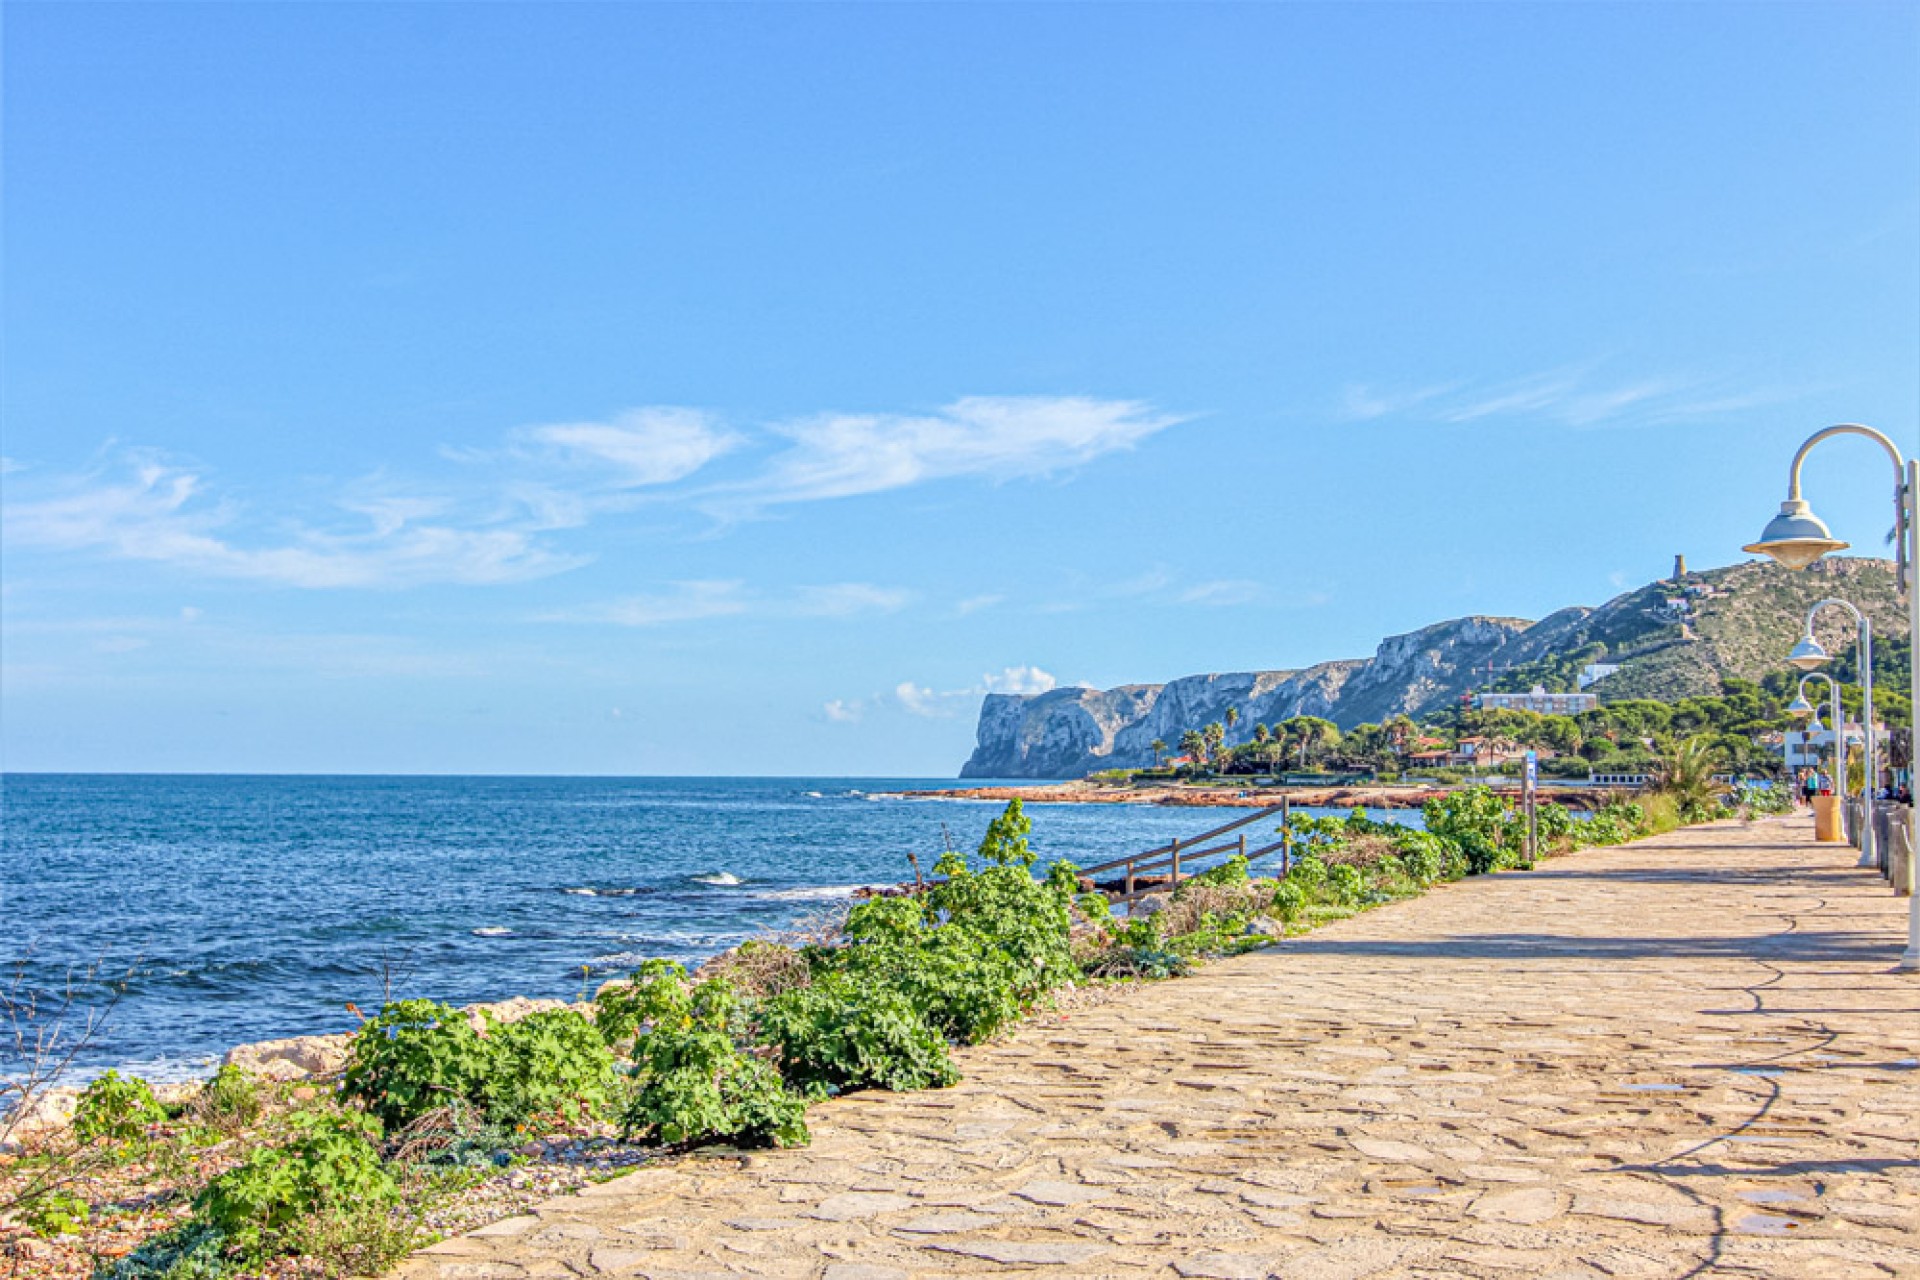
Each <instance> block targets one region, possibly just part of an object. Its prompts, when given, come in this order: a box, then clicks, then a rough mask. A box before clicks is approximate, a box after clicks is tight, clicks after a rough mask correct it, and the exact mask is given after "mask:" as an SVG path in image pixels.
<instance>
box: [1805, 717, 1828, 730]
mask: <svg viewBox="0 0 1920 1280" xmlns="http://www.w3.org/2000/svg"><path fill="white" fill-rule="evenodd" d="M1826 731H1827V726H1825V725H1823V724H1821V723H1820V717H1819V716H1815V717H1814V718H1813V719H1811V720H1809V721H1807V732H1808V733H1825V732H1826Z"/></svg>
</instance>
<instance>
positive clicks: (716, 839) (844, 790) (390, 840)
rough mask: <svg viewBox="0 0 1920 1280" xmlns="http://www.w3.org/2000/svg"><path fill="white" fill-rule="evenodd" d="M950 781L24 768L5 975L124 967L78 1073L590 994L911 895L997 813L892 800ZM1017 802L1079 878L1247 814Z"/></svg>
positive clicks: (14, 820)
mask: <svg viewBox="0 0 1920 1280" xmlns="http://www.w3.org/2000/svg"><path fill="white" fill-rule="evenodd" d="M938 785H942V784H941V783H940V782H931V781H929V780H926V779H906V778H859V779H847V778H832V779H824V778H823V779H812V780H807V779H764V778H708V779H699V778H641V779H615V778H411V777H410V778H383V777H365V778H352V777H208V776H112V775H61V776H56V775H12V776H8V777H6V778H4V779H0V959H3V960H5V961H7V962H8V963H9V974H11V973H13V972H20V973H22V974H23V975H24V979H25V982H26V985H27V987H28V988H31V989H36V990H38V991H39V992H40V993H41V998H42V1001H43V1003H44V1002H45V1000H46V997H47V994H48V993H51V992H54V991H56V990H58V989H59V988H60V987H61V986H62V985H63V983H65V982H67V981H68V980H69V975H84V973H85V971H87V970H88V969H90V968H91V969H96V970H98V971H99V972H100V973H101V974H104V975H109V976H112V977H114V978H115V979H124V981H125V993H124V995H123V996H122V998H121V999H120V1000H119V1002H118V1004H117V1005H116V1006H115V1007H114V1008H113V1009H112V1011H111V1013H110V1014H109V1015H108V1016H107V1017H106V1018H105V1019H104V1021H103V1022H102V1023H101V1028H100V1031H99V1033H98V1035H97V1036H96V1038H95V1039H94V1041H93V1042H92V1043H91V1044H90V1045H89V1046H88V1047H87V1048H86V1050H85V1051H84V1053H83V1054H82V1055H81V1057H80V1059H79V1061H78V1062H77V1064H76V1065H77V1066H78V1067H80V1068H82V1069H83V1074H84V1073H85V1072H89V1071H97V1070H99V1069H102V1068H104V1067H107V1066H121V1067H128V1066H130V1067H131V1068H132V1069H134V1070H137V1071H140V1072H142V1073H143V1074H147V1075H149V1076H151V1077H155V1078H170V1077H179V1076H185V1075H192V1074H197V1073H200V1072H203V1071H205V1070H207V1069H209V1063H210V1062H211V1061H212V1060H214V1059H217V1057H218V1056H219V1055H220V1054H221V1053H223V1052H225V1051H226V1049H227V1048H229V1047H230V1046H232V1045H235V1044H240V1043H244V1042H247V1041H251V1040H261V1039H268V1038H273V1037H279V1036H288V1035H303V1034H310V1033H315V1032H326V1031H339V1030H345V1029H347V1028H349V1027H351V1026H353V1025H354V1022H355V1020H354V1018H353V1016H352V1015H351V1014H349V1013H348V1012H347V1011H346V1007H345V1006H346V1005H347V1003H348V1002H350V1001H351V1002H356V1003H358V1004H359V1005H360V1006H361V1007H362V1008H366V1009H369V1010H371V1008H372V1007H373V1006H376V1005H377V1004H378V1003H379V1001H380V999H381V993H382V991H383V989H384V988H385V986H386V983H387V976H388V975H389V974H391V975H392V981H393V989H394V991H395V994H396V995H407V996H415V995H418V996H430V997H433V998H435V999H439V1000H446V1001H451V1002H453V1003H467V1002H470V1001H475V1000H494V999H501V998H504V997H506V996H510V995H534V996H558V997H575V996H577V995H578V994H579V993H580V992H581V991H582V990H591V989H592V987H594V986H595V985H597V984H598V983H599V982H600V981H602V980H604V978H605V977H606V976H607V975H610V974H615V973H623V972H625V971H627V970H628V969H630V968H631V967H633V966H634V965H636V964H638V963H639V962H640V961H642V960H645V959H648V958H650V957H654V956H667V957H673V958H678V959H683V960H687V961H694V960H698V959H701V958H703V957H705V956H708V955H711V954H713V953H714V952H717V951H720V950H723V949H724V948H726V947H729V946H732V945H733V944H735V943H737V942H740V941H742V940H743V939H745V938H748V937H751V936H753V935H754V934H755V933H756V932H758V931H760V930H762V929H765V928H769V927H780V926H784V925H787V924H789V923H791V922H792V921H793V920H794V919H795V918H796V917H799V916H802V915H804V914H806V913H808V912H809V911H813V910H817V909H820V908H822V907H824V906H829V905H831V904H833V903H836V902H844V901H845V899H846V897H847V894H848V892H849V891H850V890H851V889H852V888H853V887H855V886H858V885H865V884H878V883H894V882H898V881H901V880H906V879H911V877H912V871H911V868H910V866H909V865H908V861H907V854H908V853H909V851H911V852H913V853H916V854H918V855H919V856H920V859H921V865H922V866H923V867H926V868H928V869H929V870H930V869H931V867H932V864H933V862H934V860H935V859H936V858H938V857H939V855H940V852H941V849H942V847H943V840H944V839H946V838H951V839H952V841H953V842H954V844H955V845H956V846H959V847H963V848H966V849H972V848H973V847H974V846H976V845H977V844H978V843H979V841H980V837H981V835H982V833H983V832H984V831H985V829H986V825H987V822H988V821H989V820H990V819H991V818H992V817H993V816H994V815H995V814H996V813H997V812H999V808H1000V806H998V805H993V804H984V803H974V802H964V801H924V800H902V799H889V798H884V796H883V795H882V794H881V793H885V792H889V791H898V790H905V789H913V788H917V787H925V786H938ZM1028 812H1029V814H1030V815H1031V816H1032V818H1033V827H1034V829H1033V843H1034V846H1035V847H1036V849H1038V850H1039V851H1040V853H1041V856H1042V858H1043V859H1046V860H1050V859H1053V858H1068V859H1071V860H1073V861H1074V862H1076V863H1079V864H1082V865H1085V864H1088V863H1092V862H1097V861H1102V860H1105V859H1108V858H1112V857H1117V856H1119V855H1121V854H1124V853H1127V852H1131V851H1135V850H1140V849H1145V848H1148V847H1151V846H1153V845H1156V844H1163V843H1165V842H1166V841H1167V840H1168V839H1170V838H1172V837H1174V836H1188V835H1195V834H1198V833H1199V832H1201V831H1204V830H1206V829H1208V828H1210V827H1213V826H1217V825H1220V824H1221V823H1224V822H1227V821H1230V820H1231V819H1232V818H1233V817H1234V816H1236V815H1235V814H1233V813H1232V812H1231V811H1225V810H1218V809H1213V810H1193V809H1185V810H1179V809H1159V808H1152V807H1145V806H1136V805H1125V806H1122V805H1063V804H1049V805H1034V806H1030V807H1029V810H1028ZM943 828H944V832H943ZM1264 829H1265V827H1264V825H1263V826H1262V827H1261V828H1257V830H1264ZM9 1051H10V1046H5V1045H0V1071H5V1070H6V1069H7V1068H8V1067H9V1066H17V1063H14V1064H9V1063H7V1062H6V1061H5V1056H6V1055H7V1053H8V1052H9Z"/></svg>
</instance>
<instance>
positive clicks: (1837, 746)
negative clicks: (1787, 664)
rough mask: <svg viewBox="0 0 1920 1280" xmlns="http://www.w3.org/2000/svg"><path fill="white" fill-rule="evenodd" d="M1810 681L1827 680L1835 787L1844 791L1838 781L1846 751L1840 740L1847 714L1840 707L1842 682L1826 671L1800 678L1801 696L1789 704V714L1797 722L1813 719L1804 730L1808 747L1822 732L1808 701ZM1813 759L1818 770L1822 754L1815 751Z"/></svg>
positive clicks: (1810, 672)
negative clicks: (1841, 726) (1831, 720)
mask: <svg viewBox="0 0 1920 1280" xmlns="http://www.w3.org/2000/svg"><path fill="white" fill-rule="evenodd" d="M1809 680H1825V681H1826V682H1827V698H1828V702H1827V710H1828V713H1829V714H1830V715H1832V717H1833V762H1834V770H1833V776H1834V778H1835V779H1836V781H1835V782H1834V784H1833V785H1834V789H1835V790H1836V791H1839V790H1842V789H1843V788H1842V786H1841V784H1840V782H1839V781H1838V779H1839V777H1840V767H1839V766H1840V761H1841V759H1842V756H1841V754H1840V753H1841V752H1842V751H1843V750H1845V747H1844V746H1843V745H1842V744H1841V740H1840V725H1841V723H1842V722H1841V716H1842V715H1843V714H1845V711H1844V708H1842V707H1841V705H1840V682H1839V681H1837V680H1835V679H1834V678H1833V677H1832V676H1830V675H1828V674H1827V673H1826V672H1824V671H1809V672H1808V673H1807V674H1806V675H1803V676H1801V677H1800V691H1799V696H1797V697H1796V698H1794V700H1793V701H1792V702H1789V703H1788V704H1787V714H1788V715H1790V716H1792V717H1793V718H1794V719H1795V720H1800V719H1804V718H1807V717H1811V719H1807V727H1806V729H1805V730H1804V732H1805V733H1806V735H1807V737H1806V742H1805V743H1804V745H1805V746H1808V747H1811V746H1813V735H1814V734H1816V733H1819V732H1820V717H1819V715H1818V714H1817V713H1816V712H1815V711H1814V706H1813V703H1811V702H1808V701H1807V681H1809ZM1813 758H1814V760H1815V761H1816V763H1815V765H1814V768H1815V769H1818V768H1819V767H1820V766H1819V764H1818V763H1817V762H1818V761H1819V759H1820V753H1819V751H1818V750H1817V749H1816V750H1815V751H1814V757H1813Z"/></svg>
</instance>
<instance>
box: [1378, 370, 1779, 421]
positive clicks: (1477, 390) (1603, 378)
mask: <svg viewBox="0 0 1920 1280" xmlns="http://www.w3.org/2000/svg"><path fill="white" fill-rule="evenodd" d="M1804 394H1806V392H1805V390H1804V389H1803V390H1800V391H1787V390H1784V389H1781V388H1777V387H1765V386H1739V385H1737V384H1733V383H1732V382H1731V381H1730V380H1729V379H1726V378H1706V377H1697V376H1678V375H1663V376H1652V377H1633V378H1626V379H1621V378H1617V377H1609V376H1608V375H1607V373H1606V368H1605V362H1603V361H1599V360H1591V361H1585V362H1582V363H1578V364H1570V365H1564V366H1561V367H1559V368H1555V369H1547V370H1542V371H1540V372H1537V373H1531V374H1526V375H1524V376H1521V377H1517V378H1509V379H1506V380H1503V381H1485V380H1479V381H1476V380H1470V379H1460V380H1455V381H1452V382H1444V383H1437V384H1434V385H1431V386H1425V387H1420V388H1417V389H1414V390H1406V391H1401V390H1393V389H1381V388H1375V387H1368V386H1351V387H1348V388H1347V389H1346V391H1345V393H1344V394H1343V397H1342V405H1341V416H1342V417H1344V418H1345V419H1347V420H1348V421H1354V422H1363V421H1370V420H1373V419H1376V418H1384V417H1422V418H1425V419H1428V420H1430V421H1433V422H1441V423H1447V424H1450V425H1456V426H1461V425H1467V424H1471V423H1478V422H1485V421H1489V420H1495V419H1501V418H1529V419H1533V420H1536V421H1545V422H1550V423H1554V424H1557V425H1560V426H1565V427H1574V428H1591V427H1601V426H1608V425H1624V426H1632V425H1650V424H1653V423H1662V422H1680V421H1689V420H1695V419H1699V420H1706V419H1711V418H1714V417H1718V416H1721V415H1724V414H1729V413H1737V412H1741V411H1744V410H1747V409H1752V408H1757V407H1761V406H1764V405H1769V404H1779V403H1783V402H1785V401H1789V400H1793V399H1797V398H1799V397H1800V396H1801V395H1804Z"/></svg>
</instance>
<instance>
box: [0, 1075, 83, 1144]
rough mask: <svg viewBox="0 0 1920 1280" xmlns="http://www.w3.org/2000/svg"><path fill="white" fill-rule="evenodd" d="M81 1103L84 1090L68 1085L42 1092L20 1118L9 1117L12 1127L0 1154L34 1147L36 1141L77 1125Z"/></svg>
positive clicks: (21, 1111)
mask: <svg viewBox="0 0 1920 1280" xmlns="http://www.w3.org/2000/svg"><path fill="white" fill-rule="evenodd" d="M79 1103H80V1090H79V1088H77V1087H71V1086H67V1085H55V1086H53V1087H52V1088H48V1089H42V1090H40V1091H39V1092H38V1093H35V1094H34V1095H33V1097H31V1098H29V1099H28V1100H27V1102H26V1105H25V1106H23V1107H21V1108H20V1111H19V1113H18V1114H17V1115H15V1116H12V1117H9V1119H10V1121H11V1127H10V1128H9V1129H8V1131H7V1134H6V1139H7V1140H6V1142H5V1143H4V1144H0V1150H6V1149H11V1148H13V1147H18V1146H27V1145H31V1144H32V1143H33V1142H34V1141H35V1140H36V1139H39V1138H43V1137H46V1136H48V1135H49V1134H53V1133H56V1132H58V1131H59V1130H61V1129H64V1128H66V1127H67V1126H68V1125H69V1124H72V1123H73V1109H74V1108H75V1107H76V1106H78V1105H79Z"/></svg>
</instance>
